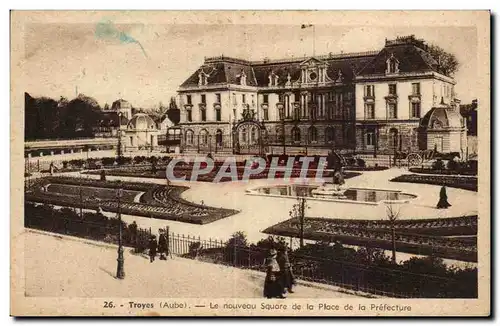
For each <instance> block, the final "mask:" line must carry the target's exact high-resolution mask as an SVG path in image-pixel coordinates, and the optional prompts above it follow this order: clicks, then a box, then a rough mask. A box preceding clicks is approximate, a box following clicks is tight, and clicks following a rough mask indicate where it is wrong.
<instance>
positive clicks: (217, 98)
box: [215, 93, 220, 103]
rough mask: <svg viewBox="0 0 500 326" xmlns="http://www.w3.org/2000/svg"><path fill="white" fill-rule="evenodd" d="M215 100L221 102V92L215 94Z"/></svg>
mask: <svg viewBox="0 0 500 326" xmlns="http://www.w3.org/2000/svg"><path fill="white" fill-rule="evenodd" d="M215 102H216V103H220V93H217V94H215Z"/></svg>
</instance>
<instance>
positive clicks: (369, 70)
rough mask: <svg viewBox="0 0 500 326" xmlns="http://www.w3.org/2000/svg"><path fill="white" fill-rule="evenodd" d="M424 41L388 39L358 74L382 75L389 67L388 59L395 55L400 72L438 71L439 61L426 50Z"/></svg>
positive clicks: (410, 38) (409, 38)
mask: <svg viewBox="0 0 500 326" xmlns="http://www.w3.org/2000/svg"><path fill="white" fill-rule="evenodd" d="M426 48H427V47H426V46H425V45H424V44H423V42H422V41H419V40H416V39H414V38H413V37H406V38H399V39H397V41H386V45H385V47H384V48H383V49H382V50H381V51H380V52H379V54H378V55H377V56H376V57H375V58H374V59H373V60H372V61H371V62H370V63H368V64H367V65H366V66H365V67H364V68H363V69H361V70H360V71H359V72H358V75H361V76H365V75H381V74H385V71H386V69H387V60H388V59H389V58H391V56H394V58H395V59H397V60H398V62H399V66H398V68H399V72H400V73H410V72H425V71H436V72H438V69H439V67H438V63H437V61H436V60H435V59H434V58H433V57H432V56H431V55H430V53H429V52H427V51H426Z"/></svg>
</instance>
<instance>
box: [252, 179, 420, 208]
mask: <svg viewBox="0 0 500 326" xmlns="http://www.w3.org/2000/svg"><path fill="white" fill-rule="evenodd" d="M246 192H247V194H248V195H254V196H266V197H278V198H297V197H306V198H307V199H308V200H313V201H314V200H317V201H331V202H342V203H352V204H362V205H379V204H381V203H386V204H405V203H409V202H410V201H411V200H413V199H415V198H417V197H418V196H417V195H414V194H409V193H404V192H402V191H400V190H394V189H375V188H355V187H345V186H344V187H340V190H338V189H337V188H336V187H331V186H326V187H325V186H321V185H293V184H292V185H273V186H261V187H255V188H251V189H247V190H246Z"/></svg>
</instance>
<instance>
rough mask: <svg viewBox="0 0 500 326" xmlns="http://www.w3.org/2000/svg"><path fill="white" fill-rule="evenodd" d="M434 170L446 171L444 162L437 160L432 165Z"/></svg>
mask: <svg viewBox="0 0 500 326" xmlns="http://www.w3.org/2000/svg"><path fill="white" fill-rule="evenodd" d="M432 169H433V170H444V162H443V160H441V159H437V160H435V161H434V162H433V163H432Z"/></svg>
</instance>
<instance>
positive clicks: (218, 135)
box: [215, 129, 222, 146]
mask: <svg viewBox="0 0 500 326" xmlns="http://www.w3.org/2000/svg"><path fill="white" fill-rule="evenodd" d="M215 142H216V143H217V146H222V130H220V129H217V131H216V132H215Z"/></svg>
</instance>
